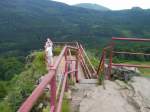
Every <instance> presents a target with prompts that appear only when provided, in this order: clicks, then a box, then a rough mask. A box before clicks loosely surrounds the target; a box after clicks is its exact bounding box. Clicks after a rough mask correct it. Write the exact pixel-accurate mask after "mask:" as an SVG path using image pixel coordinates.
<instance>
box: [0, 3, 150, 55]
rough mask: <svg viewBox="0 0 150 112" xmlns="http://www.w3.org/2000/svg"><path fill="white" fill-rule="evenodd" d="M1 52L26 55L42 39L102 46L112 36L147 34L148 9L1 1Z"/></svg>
mask: <svg viewBox="0 0 150 112" xmlns="http://www.w3.org/2000/svg"><path fill="white" fill-rule="evenodd" d="M0 9H1V10H0V17H1V18H0V53H1V54H3V55H4V54H5V55H15V56H16V55H17V56H18V55H25V54H26V53H27V51H29V50H33V49H40V48H42V47H43V42H44V40H45V38H47V37H51V38H52V40H54V41H73V40H77V41H81V42H83V43H84V44H86V45H87V46H90V47H93V48H94V47H97V46H102V44H104V43H103V42H108V41H109V39H110V38H111V37H112V36H122V37H144V38H148V37H150V21H149V20H150V10H142V9H132V10H122V11H107V12H103V11H93V10H88V9H83V8H78V7H73V6H68V5H66V4H63V3H59V2H54V1H49V0H1V1H0Z"/></svg>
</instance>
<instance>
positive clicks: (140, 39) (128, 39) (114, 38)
mask: <svg viewBox="0 0 150 112" xmlns="http://www.w3.org/2000/svg"><path fill="white" fill-rule="evenodd" d="M112 40H127V41H143V42H150V39H143V38H118V37H112Z"/></svg>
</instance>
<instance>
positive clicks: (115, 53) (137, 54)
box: [113, 51, 150, 56]
mask: <svg viewBox="0 0 150 112" xmlns="http://www.w3.org/2000/svg"><path fill="white" fill-rule="evenodd" d="M113 53H115V54H131V55H132V54H133V55H145V56H150V54H146V53H135V52H116V51H113Z"/></svg>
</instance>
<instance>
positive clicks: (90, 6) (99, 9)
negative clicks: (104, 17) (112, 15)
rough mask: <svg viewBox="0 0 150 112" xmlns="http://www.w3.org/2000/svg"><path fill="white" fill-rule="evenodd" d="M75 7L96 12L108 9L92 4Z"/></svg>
mask: <svg viewBox="0 0 150 112" xmlns="http://www.w3.org/2000/svg"><path fill="white" fill-rule="evenodd" d="M74 6H76V7H82V8H86V9H93V10H98V11H109V10H110V9H109V8H107V7H104V6H101V5H98V4H92V3H79V4H76V5H74Z"/></svg>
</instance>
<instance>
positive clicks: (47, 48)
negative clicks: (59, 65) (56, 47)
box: [45, 38, 53, 67]
mask: <svg viewBox="0 0 150 112" xmlns="http://www.w3.org/2000/svg"><path fill="white" fill-rule="evenodd" d="M45 51H46V57H47V64H48V67H51V66H53V43H52V41H51V40H50V39H49V38H48V39H47V42H46V44H45Z"/></svg>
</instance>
